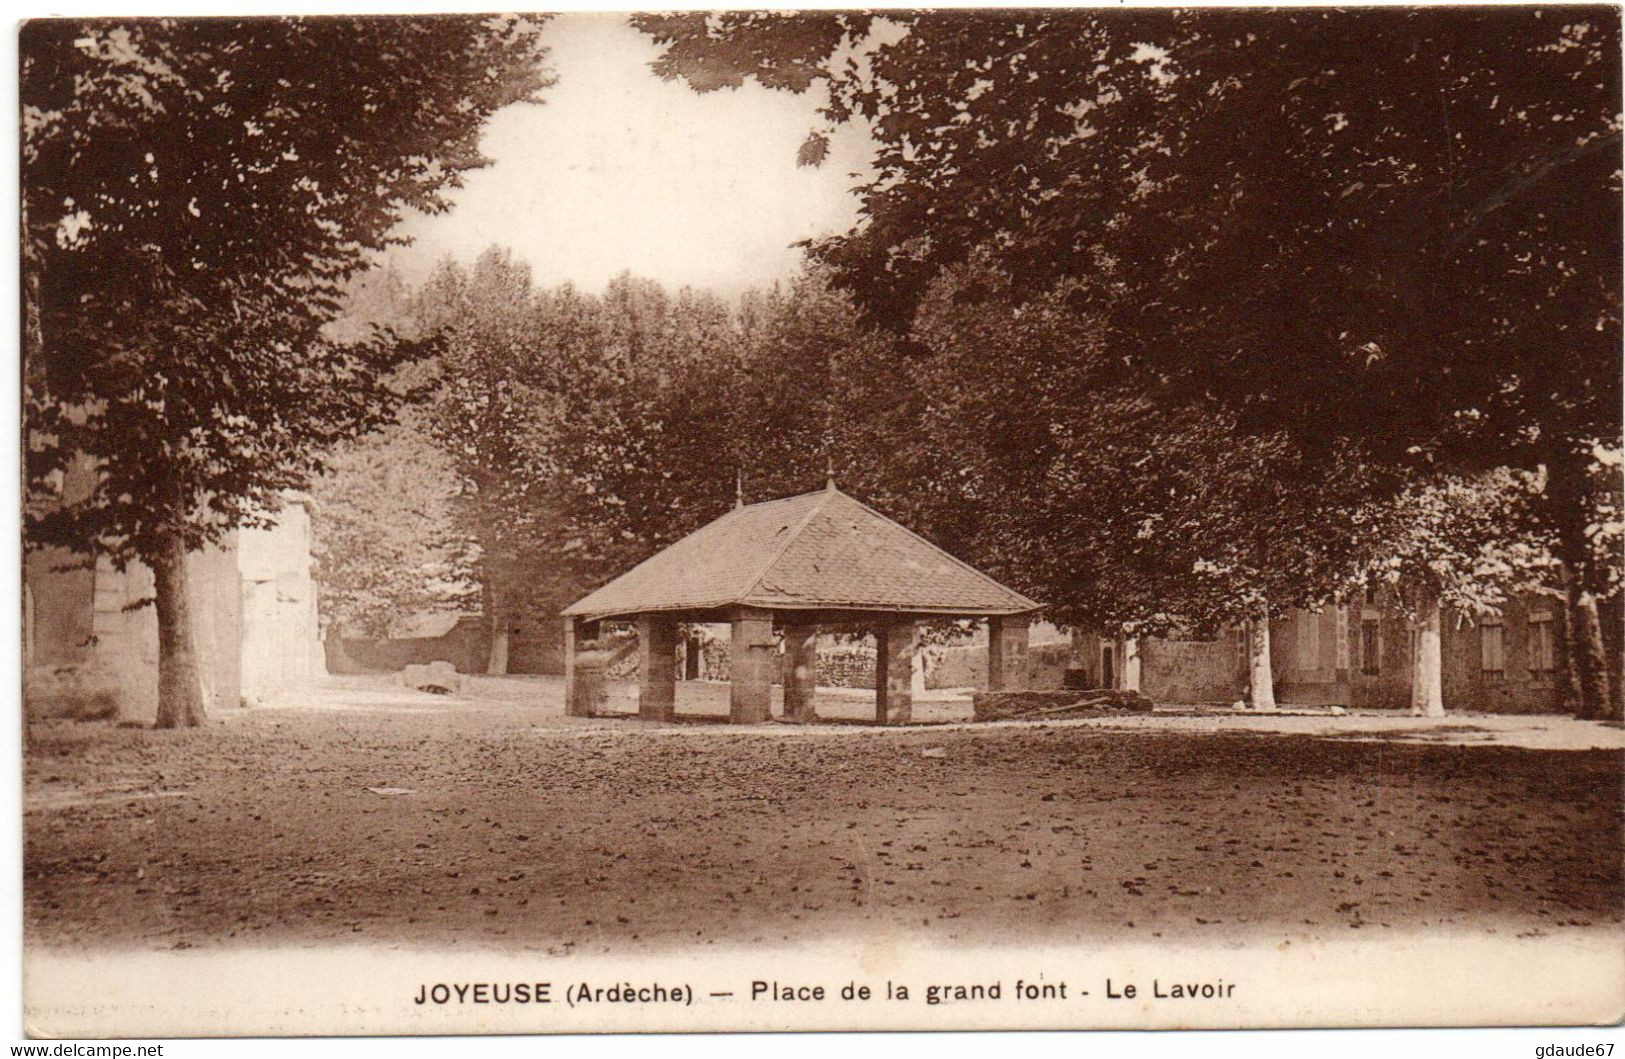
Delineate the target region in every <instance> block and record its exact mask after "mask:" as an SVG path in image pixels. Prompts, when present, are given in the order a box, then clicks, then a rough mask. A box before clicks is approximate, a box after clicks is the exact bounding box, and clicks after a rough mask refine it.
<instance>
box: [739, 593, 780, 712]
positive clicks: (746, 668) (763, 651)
mask: <svg viewBox="0 0 1625 1059" xmlns="http://www.w3.org/2000/svg"><path fill="white" fill-rule="evenodd" d="M731 621H732V625H733V628H732V635H731V636H730V638H729V644H728V670H729V687H728V720H729V721H730V722H732V723H733V724H761V723H762V722H763V721H768V720H771V719H772V717H773V670H774V668H775V666H776V665H777V663H778V659H776V658H775V657H774V656H773V655H774V652H773V612H772V611H770V610H760V609H758V608H756V607H736V608H734V611H733V614H732V615H731Z"/></svg>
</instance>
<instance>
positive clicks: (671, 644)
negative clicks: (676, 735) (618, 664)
mask: <svg viewBox="0 0 1625 1059" xmlns="http://www.w3.org/2000/svg"><path fill="white" fill-rule="evenodd" d="M638 716H639V717H642V718H643V719H644V720H646V721H670V720H673V719H674V718H675V717H676V716H677V623H676V622H675V621H672V620H671V619H669V618H663V617H660V616H659V615H647V614H646V615H644V616H643V617H641V618H639V619H638Z"/></svg>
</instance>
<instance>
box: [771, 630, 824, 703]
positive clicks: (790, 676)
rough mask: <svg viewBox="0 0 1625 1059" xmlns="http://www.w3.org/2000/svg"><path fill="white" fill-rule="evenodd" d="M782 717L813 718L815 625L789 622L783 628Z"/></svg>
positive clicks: (815, 678) (816, 679)
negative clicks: (791, 623)
mask: <svg viewBox="0 0 1625 1059" xmlns="http://www.w3.org/2000/svg"><path fill="white" fill-rule="evenodd" d="M782 667H783V675H782V676H781V678H780V681H779V682H780V683H781V684H783V685H784V719H785V720H787V721H812V720H816V719H817V716H818V714H817V712H816V710H815V709H814V706H813V696H814V695H815V694H816V693H817V689H818V627H817V626H815V625H793V626H790V627H788V628H786V629H785V630H784V659H783V662H782Z"/></svg>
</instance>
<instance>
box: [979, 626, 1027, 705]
mask: <svg viewBox="0 0 1625 1059" xmlns="http://www.w3.org/2000/svg"><path fill="white" fill-rule="evenodd" d="M1027 635H1028V629H1027V616H1026V615H1025V614H1014V615H1010V616H1008V617H1002V616H995V617H991V618H989V619H987V690H989V691H1026V690H1027Z"/></svg>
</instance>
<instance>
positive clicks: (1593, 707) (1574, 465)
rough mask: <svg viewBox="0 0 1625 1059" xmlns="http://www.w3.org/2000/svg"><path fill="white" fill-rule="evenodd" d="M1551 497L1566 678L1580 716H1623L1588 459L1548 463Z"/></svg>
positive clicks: (1566, 455) (1566, 458)
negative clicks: (1592, 525)
mask: <svg viewBox="0 0 1625 1059" xmlns="http://www.w3.org/2000/svg"><path fill="white" fill-rule="evenodd" d="M1547 470H1548V477H1547V483H1546V499H1547V503H1548V505H1549V511H1550V514H1551V519H1552V522H1553V523H1555V524H1556V527H1557V557H1558V559H1560V560H1561V561H1562V564H1563V651H1562V656H1563V662H1564V669H1565V673H1564V679H1565V681H1566V682H1567V686H1568V689H1569V698H1570V700H1571V705H1572V707H1573V709H1574V714H1575V716H1576V717H1581V718H1599V717H1609V716H1614V715H1616V714H1617V712H1618V710H1617V708H1616V704H1615V703H1614V701H1613V695H1612V692H1611V690H1610V688H1609V686H1608V685H1609V679H1608V676H1609V674H1608V663H1607V658H1608V656H1607V649H1606V648H1605V647H1604V646H1603V641H1602V623H1601V621H1600V620H1599V619H1598V616H1597V598H1596V595H1595V593H1594V592H1593V591H1592V580H1593V576H1594V571H1593V569H1592V555H1591V542H1590V541H1589V540H1588V539H1587V537H1586V524H1587V522H1588V521H1590V518H1591V514H1590V504H1589V502H1588V495H1589V494H1588V486H1587V481H1586V475H1587V471H1588V467H1587V464H1586V462H1585V458H1584V457H1581V456H1577V455H1575V454H1573V453H1569V452H1564V453H1562V454H1560V455H1559V456H1558V457H1556V458H1554V459H1553V460H1552V461H1551V463H1550V464H1549V465H1548V468H1547Z"/></svg>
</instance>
